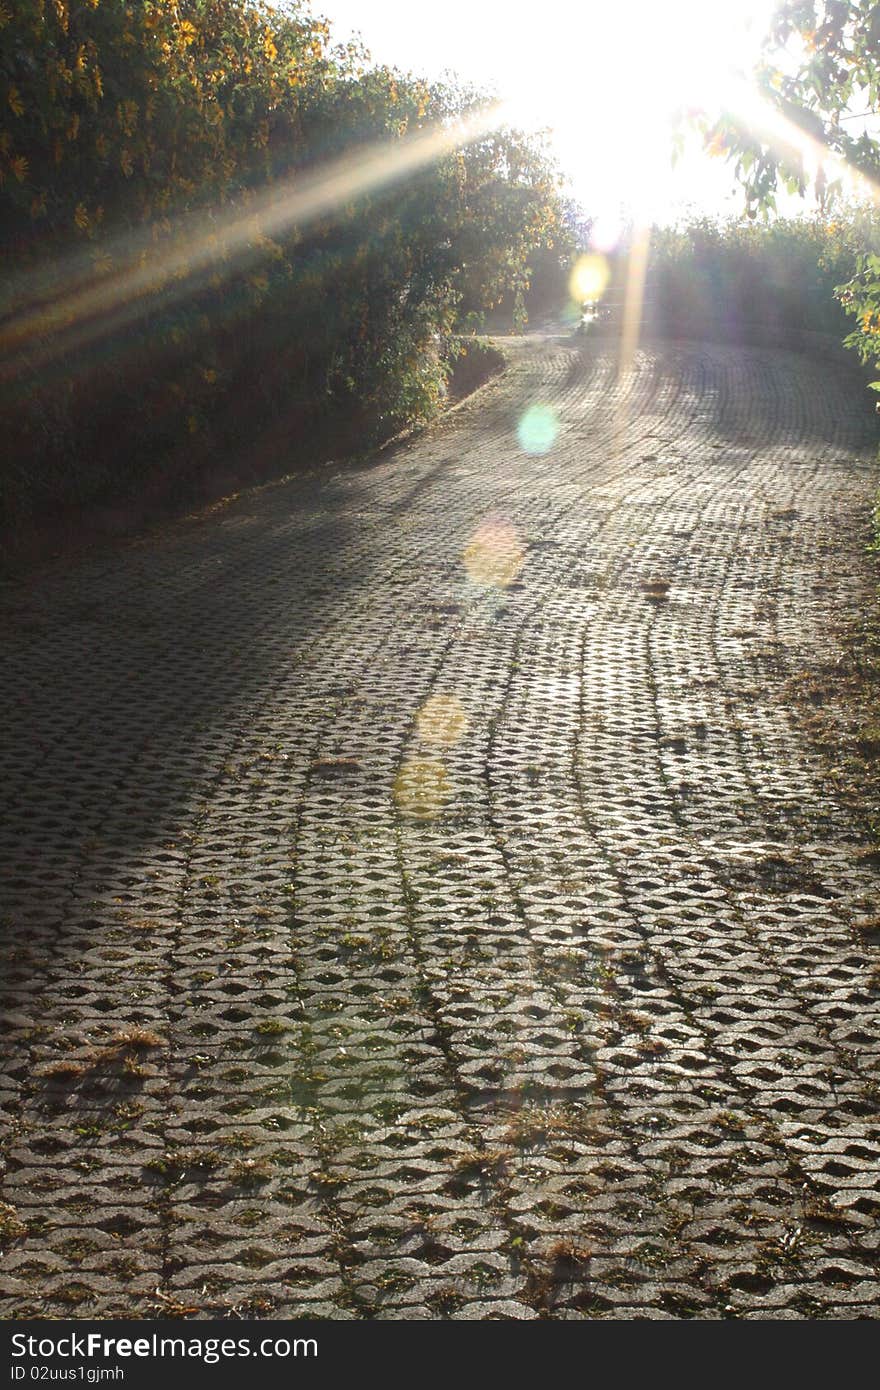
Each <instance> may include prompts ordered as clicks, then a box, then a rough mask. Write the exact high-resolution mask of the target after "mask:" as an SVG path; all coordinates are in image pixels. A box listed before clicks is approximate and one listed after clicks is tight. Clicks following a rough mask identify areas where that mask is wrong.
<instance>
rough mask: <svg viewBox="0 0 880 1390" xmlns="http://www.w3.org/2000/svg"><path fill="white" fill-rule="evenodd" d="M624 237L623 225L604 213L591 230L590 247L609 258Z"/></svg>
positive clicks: (617, 219) (618, 220)
mask: <svg viewBox="0 0 880 1390" xmlns="http://www.w3.org/2000/svg"><path fill="white" fill-rule="evenodd" d="M622 236H623V223H622V221H621V219H620V218H619V217H615V216H614V215H613V214H611V213H603V214H601V215H600V216H599V217H597V218H596V220H595V222H594V223H593V225H592V227H591V228H590V246H591V247H592V248H593V250H594V251H599V252H601V253H602V254H603V255H605V256H607V255H608V254H609V252H611V251H613V250H614V248H615V247H616V245H617V243H618V242H619V241H620V239H621V237H622Z"/></svg>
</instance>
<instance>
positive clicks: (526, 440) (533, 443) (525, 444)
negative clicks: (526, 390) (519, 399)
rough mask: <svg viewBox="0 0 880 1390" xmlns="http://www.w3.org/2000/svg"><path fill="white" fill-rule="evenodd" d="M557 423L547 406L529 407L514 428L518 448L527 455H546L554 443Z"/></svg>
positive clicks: (553, 413) (553, 412)
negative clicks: (523, 450) (518, 444)
mask: <svg viewBox="0 0 880 1390" xmlns="http://www.w3.org/2000/svg"><path fill="white" fill-rule="evenodd" d="M558 434H559V421H558V420H557V418H556V413H555V411H553V410H551V409H550V407H549V405H530V406H529V408H528V410H527V411H526V413H525V415H523V417H522V419H521V420H520V422H519V424H518V425H517V427H516V437H517V439H518V440H519V443H520V448H522V449H525V451H526V453H527V454H546V453H549V451H550V450H551V449H552V448H553V445H554V444H555V443H556V436H557V435H558Z"/></svg>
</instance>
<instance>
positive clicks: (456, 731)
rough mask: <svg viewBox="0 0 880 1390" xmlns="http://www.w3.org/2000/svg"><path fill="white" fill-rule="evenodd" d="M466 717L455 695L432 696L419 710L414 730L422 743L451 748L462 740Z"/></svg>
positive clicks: (466, 724)
mask: <svg viewBox="0 0 880 1390" xmlns="http://www.w3.org/2000/svg"><path fill="white" fill-rule="evenodd" d="M467 726H468V717H467V715H466V714H465V712H464V710H463V709H462V707H461V701H460V700H459V698H458V696H457V695H432V696H431V698H430V699H429V700H426V701H425V703H424V704H423V705H422V708H421V709H420V710H419V713H418V716H417V718H416V728H417V729H418V731H419V738H420V739H421V740H422V743H433V744H436V745H439V746H440V747H447V748H448V747H451V745H452V744H454V743H458V741H459V739H462V738H464V735H465V734H466V732H467Z"/></svg>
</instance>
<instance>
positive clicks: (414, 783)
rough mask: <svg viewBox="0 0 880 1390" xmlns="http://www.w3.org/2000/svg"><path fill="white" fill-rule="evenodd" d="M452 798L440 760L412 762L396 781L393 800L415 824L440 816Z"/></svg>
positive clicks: (429, 759) (430, 759)
mask: <svg viewBox="0 0 880 1390" xmlns="http://www.w3.org/2000/svg"><path fill="white" fill-rule="evenodd" d="M451 796H452V788H451V786H450V785H449V777H448V775H447V772H446V768H445V767H444V766H443V764H442V762H440V759H439V758H409V759H408V760H407V761H406V762H405V763H404V764H403V766H402V767H401V769H400V771H399V772H398V774H397V776H396V778H395V779H394V800H395V801H396V803H397V805H398V806H399V808H400V810H401V811H405V812H406V813H407V814H408V815H410V816H415V818H416V820H433V819H434V817H435V816H439V814H440V812H441V811H442V810H443V807H444V806H445V805H446V803H447V801H449V799H450V798H451Z"/></svg>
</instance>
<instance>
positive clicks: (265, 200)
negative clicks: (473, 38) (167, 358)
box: [0, 103, 504, 380]
mask: <svg viewBox="0 0 880 1390" xmlns="http://www.w3.org/2000/svg"><path fill="white" fill-rule="evenodd" d="M503 120H504V114H503V109H502V107H501V105H500V104H497V103H496V104H491V105H488V106H485V107H483V108H481V109H480V110H479V111H477V112H476V113H475V114H473V115H472V116H470V117H468V118H466V119H464V120H459V121H456V122H455V123H452V124H443V125H440V126H434V127H432V128H430V129H426V130H422V131H419V132H418V133H417V134H415V135H411V136H404V137H403V138H402V139H400V140H397V141H395V142H394V143H393V144H389V143H387V142H382V143H377V144H373V145H371V146H368V147H366V148H362V149H359V150H358V151H356V152H355V153H350V154H346V155H344V156H342V157H341V158H339V159H337V160H335V161H334V162H333V163H331V164H329V165H327V166H325V167H324V168H323V169H320V170H319V171H317V172H316V173H312V174H307V175H302V174H295V175H293V176H292V177H289V178H287V179H285V180H283V181H282V182H280V183H277V184H273V185H271V186H270V187H268V188H266V189H265V190H264V191H263V192H262V193H260V194H258V195H257V196H256V197H254V198H252V199H251V200H250V201H249V202H248V203H247V204H244V203H241V202H240V203H238V204H237V205H236V206H235V207H234V208H232V209H229V210H226V211H223V212H221V213H219V214H218V213H217V212H216V211H215V212H204V211H203V212H200V213H199V214H193V215H191V216H189V217H187V218H181V219H180V221H179V222H178V224H177V226H176V227H175V228H173V237H172V244H171V245H169V243H168V242H167V241H166V242H164V243H163V244H162V246H161V247H160V248H157V247H156V246H155V245H154V244H153V240H152V233H151V231H149V230H145V231H144V232H142V233H138V234H136V235H126V236H120V237H119V238H118V239H117V240H116V241H115V242H113V241H112V240H111V241H108V242H106V243H105V244H104V250H105V251H106V254H107V256H108V257H109V260H110V261H111V262H115V263H119V268H118V269H113V270H108V271H106V272H104V273H100V272H94V271H85V270H84V267H83V262H82V258H81V257H80V258H78V259H77V260H76V261H75V262H73V263H72V264H71V265H69V266H68V267H66V268H65V269H64V270H62V271H61V272H60V273H56V274H55V275H54V276H53V283H52V285H51V287H47V285H46V281H45V279H44V278H43V277H42V276H39V275H34V276H32V277H30V278H28V279H25V280H23V281H22V282H20V283H19V284H18V285H13V286H12V287H8V288H7V291H6V299H7V303H9V304H12V305H15V306H16V307H15V308H14V310H13V311H12V312H11V313H9V315H8V317H7V319H6V321H5V322H4V323H3V324H2V325H0V379H5V380H10V379H14V378H15V377H16V376H17V375H18V374H19V373H20V371H21V370H22V369H23V365H24V362H25V361H27V364H28V367H29V368H33V367H34V366H41V365H44V364H45V363H47V362H49V361H51V360H52V359H53V358H55V357H58V356H61V355H62V354H68V353H71V352H78V351H80V350H81V349H82V348H84V347H85V346H87V345H88V344H90V343H92V342H94V341H95V340H96V339H98V338H100V337H101V336H102V335H103V334H104V333H107V332H109V331H115V330H118V329H119V328H120V327H123V326H125V325H126V324H127V323H130V322H131V321H133V320H135V319H137V318H138V317H139V316H141V315H142V314H144V313H145V312H147V309H148V308H149V309H153V308H154V307H155V303H156V297H157V296H161V297H162V300H163V302H167V301H168V300H169V299H177V298H181V297H183V296H184V295H186V294H187V293H189V292H191V290H192V289H193V288H194V287H195V286H196V285H197V284H198V283H199V282H200V280H203V279H204V277H205V276H206V275H208V274H210V273H213V272H215V271H217V270H218V269H219V268H221V267H222V268H223V269H224V270H226V271H228V270H229V267H230V265H231V264H239V263H240V262H241V260H242V259H245V258H246V257H247V256H248V255H249V254H253V253H254V251H255V249H256V248H258V245H259V242H260V240H261V239H264V238H268V237H275V236H278V235H281V234H283V233H289V232H290V231H291V230H292V229H294V228H296V229H297V230H304V229H305V228H306V227H308V226H309V225H311V224H313V223H315V222H316V221H318V220H319V219H320V218H322V217H326V216H328V215H329V214H332V213H333V212H335V211H337V210H338V209H340V208H343V207H345V206H347V205H348V204H350V203H352V202H354V201H356V200H357V199H358V198H361V197H363V196H364V195H365V194H368V193H372V192H375V191H377V190H378V189H384V188H388V187H390V186H391V185H393V184H395V183H399V182H400V181H401V180H402V179H404V178H406V177H407V176H408V175H410V174H413V173H415V172H416V171H417V170H419V169H422V168H424V167H426V166H427V165H429V164H432V163H434V162H435V161H436V160H438V159H441V158H442V157H443V156H444V155H446V154H449V153H451V152H452V151H454V150H457V149H461V148H463V147H464V146H467V145H469V144H472V143H474V142H475V141H476V140H479V139H481V138H483V137H484V136H486V135H488V134H490V133H491V132H492V131H493V130H495V129H498V127H499V126H500V125H502V124H503Z"/></svg>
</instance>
